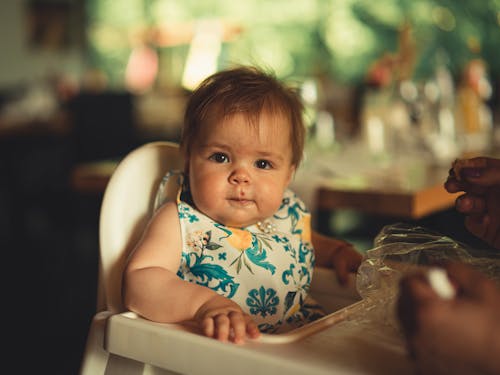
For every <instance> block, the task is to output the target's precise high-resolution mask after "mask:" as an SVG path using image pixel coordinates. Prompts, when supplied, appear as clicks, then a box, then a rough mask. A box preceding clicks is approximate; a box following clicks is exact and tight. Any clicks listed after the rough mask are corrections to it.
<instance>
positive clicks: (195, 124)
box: [180, 67, 305, 167]
mask: <svg viewBox="0 0 500 375" xmlns="http://www.w3.org/2000/svg"><path fill="white" fill-rule="evenodd" d="M264 111H267V113H268V114H271V115H272V114H277V115H280V116H284V118H285V119H287V120H288V121H289V123H290V141H291V144H292V164H293V165H294V166H296V167H298V165H299V164H300V161H301V160H302V154H303V151H304V139H305V127H304V120H303V117H302V113H303V104H302V101H301V99H300V96H299V95H298V93H297V91H296V90H294V89H292V88H291V87H287V86H285V85H284V84H283V83H281V82H280V81H279V80H278V79H277V78H276V77H275V75H274V74H272V73H267V72H264V71H262V70H259V69H257V68H255V67H237V68H233V69H229V70H224V71H221V72H218V73H215V74H213V75H211V76H210V77H208V78H206V79H205V80H204V81H203V82H202V83H201V84H200V85H199V86H198V87H197V88H196V90H194V91H193V93H192V95H191V97H190V98H189V100H188V103H187V107H186V112H185V115H184V128H183V131H182V136H181V142H180V146H181V150H182V153H183V155H184V157H185V158H186V160H187V159H188V158H189V155H190V153H191V148H192V146H193V144H194V142H195V141H196V136H197V134H200V129H201V128H202V127H203V126H204V125H206V124H208V123H211V122H219V121H222V120H224V119H225V118H227V117H230V116H232V115H235V114H243V115H245V116H247V118H248V120H249V122H250V123H252V124H257V123H258V120H259V117H260V115H261V113H262V112H264Z"/></svg>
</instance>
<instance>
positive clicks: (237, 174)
mask: <svg viewBox="0 0 500 375" xmlns="http://www.w3.org/2000/svg"><path fill="white" fill-rule="evenodd" d="M229 181H230V182H231V183H233V184H244V183H248V182H249V181H250V176H249V175H248V173H247V171H246V170H245V169H243V168H239V169H237V170H235V171H234V172H233V173H231V176H230V177H229Z"/></svg>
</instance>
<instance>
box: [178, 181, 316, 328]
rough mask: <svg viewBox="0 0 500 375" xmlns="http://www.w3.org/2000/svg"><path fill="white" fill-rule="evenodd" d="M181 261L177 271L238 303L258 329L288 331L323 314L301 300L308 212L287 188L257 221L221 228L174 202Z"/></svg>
mask: <svg viewBox="0 0 500 375" xmlns="http://www.w3.org/2000/svg"><path fill="white" fill-rule="evenodd" d="M177 204H178V213H179V219H180V223H181V232H182V243H183V248H182V260H181V264H180V267H179V270H178V272H177V275H178V276H179V277H180V278H182V279H183V280H186V281H190V282H194V283H196V284H199V285H203V286H206V287H208V288H211V289H212V290H214V291H215V292H217V293H219V294H220V295H223V296H225V297H228V298H230V299H232V300H233V301H235V302H236V303H238V304H239V305H240V306H241V308H242V309H243V311H245V312H246V313H248V314H250V315H251V316H252V318H253V319H254V321H255V322H256V323H257V325H258V326H259V329H260V330H261V331H262V332H266V333H277V332H284V331H288V330H289V329H291V328H295V327H297V326H300V325H302V324H304V323H306V322H310V321H313V320H316V319H318V318H319V317H321V316H323V315H324V314H323V313H322V311H321V310H320V309H319V308H318V306H317V305H315V304H314V303H309V302H310V301H307V302H306V297H307V294H308V291H309V286H310V283H311V278H312V272H313V266H314V250H313V247H312V244H311V216H310V214H309V212H308V211H307V209H306V208H305V205H304V203H303V202H302V201H301V200H300V199H299V198H298V197H297V196H296V195H295V194H294V193H293V192H292V191H290V190H287V191H286V192H285V194H284V198H283V201H282V204H281V206H280V208H279V209H278V211H277V212H276V213H275V214H274V215H273V216H272V217H271V218H269V219H268V220H265V221H264V222H263V223H258V224H255V225H251V226H249V227H246V228H232V227H226V226H224V225H222V224H220V223H217V222H215V221H213V220H212V219H210V218H209V217H208V216H206V215H204V214H202V213H201V212H199V211H198V210H196V209H195V208H193V207H192V206H191V205H189V204H188V203H186V202H183V201H180V200H178V202H177Z"/></svg>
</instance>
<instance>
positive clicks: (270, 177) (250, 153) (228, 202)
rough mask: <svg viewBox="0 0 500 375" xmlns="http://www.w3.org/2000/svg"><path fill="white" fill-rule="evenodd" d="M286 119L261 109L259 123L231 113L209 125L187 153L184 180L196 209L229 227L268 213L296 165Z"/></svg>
mask: <svg viewBox="0 0 500 375" xmlns="http://www.w3.org/2000/svg"><path fill="white" fill-rule="evenodd" d="M291 160H292V148H291V143H290V125H289V124H288V122H287V121H286V120H285V119H284V118H281V117H276V116H269V115H267V114H265V113H263V114H262V115H261V117H260V119H259V124H258V126H253V125H251V124H249V123H248V121H247V119H246V118H245V117H244V116H243V115H240V114H236V115H234V116H231V117H229V118H227V119H225V120H224V121H223V122H222V123H217V124H213V125H211V126H208V127H207V128H206V130H205V131H204V134H202V137H200V139H199V140H197V141H196V142H195V143H194V145H193V148H192V150H191V154H190V157H189V162H188V163H189V183H190V188H191V195H192V198H193V202H194V204H195V206H196V208H197V209H198V210H200V211H201V212H203V213H204V214H205V215H207V216H209V217H210V218H212V219H213V220H215V221H217V222H219V223H222V224H225V225H227V226H232V227H246V226H249V225H252V224H255V223H256V222H258V221H261V220H264V219H265V218H268V217H270V216H271V215H272V214H274V212H276V210H277V209H278V208H279V206H280V204H281V200H282V198H283V192H284V191H285V189H286V187H287V186H288V184H289V182H290V180H291V178H292V176H293V173H294V171H295V167H294V166H293V165H292V164H291Z"/></svg>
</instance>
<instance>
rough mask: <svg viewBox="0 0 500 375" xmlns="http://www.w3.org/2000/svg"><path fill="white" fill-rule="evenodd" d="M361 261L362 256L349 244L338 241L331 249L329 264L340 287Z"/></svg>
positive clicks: (345, 282)
mask: <svg viewBox="0 0 500 375" xmlns="http://www.w3.org/2000/svg"><path fill="white" fill-rule="evenodd" d="M362 259H363V257H362V255H361V254H360V253H359V252H357V251H356V249H355V248H354V247H353V246H352V245H351V244H350V243H348V242H344V241H339V244H338V245H337V246H336V247H335V249H333V252H332V256H331V262H332V267H333V268H334V269H335V272H336V274H337V279H338V281H339V283H340V284H341V285H345V284H347V281H348V279H349V273H354V272H356V271H357V270H358V267H359V265H360V264H361V261H362Z"/></svg>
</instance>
